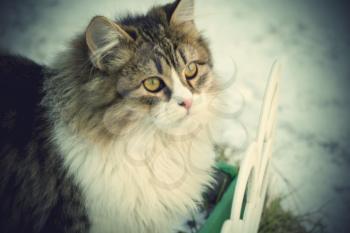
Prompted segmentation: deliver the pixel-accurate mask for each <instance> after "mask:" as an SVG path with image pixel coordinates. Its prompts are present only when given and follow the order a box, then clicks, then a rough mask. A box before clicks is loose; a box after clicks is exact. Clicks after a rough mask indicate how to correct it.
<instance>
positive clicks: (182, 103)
mask: <svg viewBox="0 0 350 233" xmlns="http://www.w3.org/2000/svg"><path fill="white" fill-rule="evenodd" d="M179 105H180V106H182V107H184V108H186V110H187V111H189V110H190V109H191V107H192V100H191V99H184V100H182V101H180V102H179Z"/></svg>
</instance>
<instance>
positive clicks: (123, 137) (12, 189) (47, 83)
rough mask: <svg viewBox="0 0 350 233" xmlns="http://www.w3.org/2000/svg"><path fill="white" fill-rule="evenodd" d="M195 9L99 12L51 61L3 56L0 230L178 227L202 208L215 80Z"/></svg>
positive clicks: (183, 3)
mask: <svg viewBox="0 0 350 233" xmlns="http://www.w3.org/2000/svg"><path fill="white" fill-rule="evenodd" d="M193 7H194V1H193V0H177V1H176V2H174V3H172V4H168V5H165V6H161V7H155V8H152V9H151V10H150V11H149V12H148V13H147V14H146V15H137V16H127V17H125V18H122V19H118V20H116V21H111V20H109V19H107V18H105V17H95V18H94V19H92V21H91V23H90V24H89V26H88V27H87V29H86V32H85V33H84V34H82V35H80V36H78V37H77V38H76V39H75V40H74V41H73V42H72V43H71V47H70V48H69V49H67V51H65V52H64V53H63V54H61V55H59V57H58V58H57V60H56V62H55V63H54V64H53V65H52V67H50V68H44V67H41V66H39V65H37V64H35V63H32V62H30V61H28V60H26V59H23V58H13V57H1V58H0V71H1V84H2V85H1V86H0V88H1V100H0V101H1V109H2V114H1V119H0V120H1V148H0V149H1V154H0V175H1V177H0V198H1V203H2V204H1V207H0V214H1V215H0V218H1V219H0V227H1V229H0V231H1V232H96V233H108V232H122V233H134V232H135V233H139V232H152V233H164V232H176V229H177V228H178V227H179V226H180V225H181V224H182V223H183V221H184V220H185V219H186V218H187V217H189V216H190V215H191V214H192V213H193V212H195V211H196V209H197V208H198V205H199V203H200V202H201V200H202V194H203V192H204V191H205V189H206V188H207V187H208V186H210V185H211V183H212V182H213V179H212V172H213V171H212V167H213V164H214V152H213V148H212V145H211V142H210V137H209V133H208V129H207V126H208V124H209V123H210V122H211V121H213V120H214V117H213V114H211V112H210V111H209V109H208V106H209V103H210V101H211V100H212V98H213V96H212V95H211V93H213V91H215V88H216V81H215V78H214V76H213V73H212V61H211V56H210V51H209V48H208V46H207V43H206V42H205V40H204V39H203V37H202V36H201V34H200V33H199V32H198V31H197V29H196V27H195V25H194V22H193ZM192 61H195V62H196V63H198V67H199V70H198V74H197V78H195V79H191V80H186V78H185V77H184V69H185V67H186V65H187V64H188V63H189V62H192ZM152 76H160V77H161V80H163V82H164V85H165V87H164V88H163V89H162V90H161V91H159V92H157V93H150V92H149V91H147V90H146V89H145V88H144V87H143V85H142V83H143V80H144V79H145V78H147V77H152ZM185 100H191V101H192V102H193V104H192V107H191V109H190V111H187V110H186V109H185V108H184V104H183V103H184V101H185Z"/></svg>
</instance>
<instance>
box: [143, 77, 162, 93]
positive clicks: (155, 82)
mask: <svg viewBox="0 0 350 233" xmlns="http://www.w3.org/2000/svg"><path fill="white" fill-rule="evenodd" d="M143 86H144V87H145V89H146V90H147V91H149V92H158V91H160V90H162V89H163V87H164V83H163V81H162V80H161V79H160V78H158V77H151V78H148V79H146V80H144V81H143Z"/></svg>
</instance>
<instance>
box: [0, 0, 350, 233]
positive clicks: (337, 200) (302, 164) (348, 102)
mask: <svg viewBox="0 0 350 233" xmlns="http://www.w3.org/2000/svg"><path fill="white" fill-rule="evenodd" d="M19 2H20V1H19V0H16V1H12V2H11V3H1V4H4V5H2V7H1V10H0V13H1V16H0V17H1V18H0V21H1V31H0V32H1V38H0V47H2V48H5V49H7V50H9V51H11V52H16V53H19V54H23V55H26V56H28V57H30V58H32V59H34V60H36V61H38V62H41V63H44V64H49V63H50V62H51V61H52V59H53V57H54V56H55V55H56V54H57V52H59V51H61V50H63V49H64V48H65V45H66V44H67V42H68V41H69V40H70V39H71V38H72V37H74V35H75V34H76V33H78V32H81V31H83V30H84V28H85V27H86V25H87V24H88V22H89V20H90V19H91V18H92V16H94V15H97V14H102V15H105V16H108V17H113V16H114V15H118V14H120V13H122V14H123V13H125V12H127V11H131V12H145V11H146V10H147V9H148V8H149V7H150V6H151V5H153V4H155V3H165V2H168V1H160V0H157V1H151V0H144V1H142V2H140V1H127V0H103V1H96V0H95V1H92V0H85V1H78V0H62V1H55V0H47V1H44V0H39V1H34V0H29V1H24V2H23V1H21V2H20V3H19ZM14 6H16V7H14ZM348 9H349V8H348V6H347V5H346V4H345V3H344V2H343V1H326V0H319V1H317V0H308V1H306V0H304V1H302V0H294V1H287V0H261V1H257V0H245V1H243V0H236V1H231V0H230V1H229V0H207V1H199V0H197V4H196V10H197V11H196V17H197V23H198V27H199V28H200V29H201V30H203V32H204V33H205V35H206V37H207V38H208V39H209V41H210V42H211V47H212V50H213V54H214V59H215V65H216V68H217V71H218V73H219V74H221V76H222V77H223V78H226V77H228V78H231V77H232V75H233V73H234V71H235V69H234V65H233V64H234V63H236V66H237V71H238V73H237V76H236V78H237V80H236V82H235V84H234V85H233V86H231V87H230V88H231V89H230V90H231V92H232V93H231V94H232V101H233V102H242V96H241V94H242V95H243V97H244V109H243V111H242V113H241V114H240V115H239V117H238V119H235V120H232V121H230V124H231V128H230V129H231V130H228V131H226V132H224V133H223V135H225V136H224V138H223V139H222V141H226V142H229V143H231V144H232V146H233V147H234V148H236V151H241V150H242V147H244V146H245V145H246V143H245V141H246V140H247V138H248V139H249V140H252V139H253V138H254V136H255V132H256V130H257V128H256V127H257V123H258V113H259V111H260V108H261V104H262V98H263V94H264V88H265V85H266V82H267V74H268V72H269V69H270V66H271V64H272V62H273V61H274V60H275V59H276V58H278V59H279V60H282V61H283V63H284V75H283V79H282V89H281V95H280V96H281V103H280V107H279V110H278V113H279V115H278V125H277V138H276V144H275V147H274V154H273V156H274V158H273V170H274V171H275V177H276V179H275V182H274V183H273V184H272V190H273V192H274V193H284V194H288V195H287V198H286V199H285V201H284V206H285V207H286V208H290V209H292V210H293V211H295V212H296V213H299V214H305V213H309V212H314V211H316V212H317V214H313V215H312V216H313V217H314V219H318V218H319V217H320V218H322V219H323V221H324V222H325V223H326V225H327V227H328V230H329V232H349V229H348V228H347V226H346V223H347V222H350V215H349V214H348V213H347V212H348V211H349V209H350V181H349V180H350V173H349V167H350V147H349V143H348V141H349V139H350V124H349V115H350V114H349V113H350V111H349V109H350V108H349V107H350V95H348V94H347V92H348V87H349V81H348V79H349V77H350V66H349V56H350V55H349V52H350V33H348V32H349V30H350V27H349V26H350V25H349V24H350V23H349V22H348V21H347V20H346V12H347V11H348ZM233 61H234V62H233ZM230 75H231V76H230ZM242 103H243V102H242ZM237 109H239V107H238V108H237ZM237 111H238V110H237ZM240 122H242V124H243V125H244V127H243V126H242V125H241V124H240ZM244 128H246V130H247V132H248V136H247V135H246V133H245V132H246V131H245V130H244ZM285 179H287V180H288V182H287V181H286V180H285Z"/></svg>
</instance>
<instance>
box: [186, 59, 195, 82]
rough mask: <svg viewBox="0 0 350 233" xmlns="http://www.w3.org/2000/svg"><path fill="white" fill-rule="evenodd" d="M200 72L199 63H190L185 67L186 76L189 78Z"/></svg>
mask: <svg viewBox="0 0 350 233" xmlns="http://www.w3.org/2000/svg"><path fill="white" fill-rule="evenodd" d="M197 74H198V65H197V64H196V63H194V62H191V63H189V64H188V65H187V66H186V68H185V76H186V79H187V80H191V79H194V78H195V77H196V76H197Z"/></svg>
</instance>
